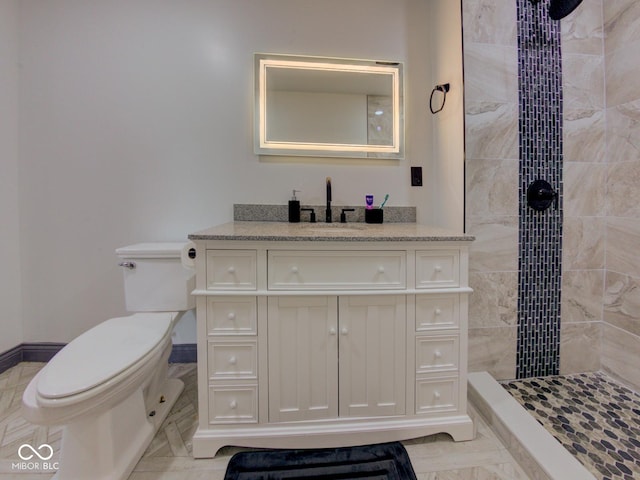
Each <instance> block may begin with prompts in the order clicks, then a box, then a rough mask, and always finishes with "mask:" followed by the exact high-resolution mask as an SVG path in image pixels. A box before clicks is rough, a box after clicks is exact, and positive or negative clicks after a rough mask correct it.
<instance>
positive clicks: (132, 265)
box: [118, 262, 136, 270]
mask: <svg viewBox="0 0 640 480" xmlns="http://www.w3.org/2000/svg"><path fill="white" fill-rule="evenodd" d="M118 266H119V267H124V268H128V269H129V270H133V269H134V268H136V262H120V263H119V264H118Z"/></svg>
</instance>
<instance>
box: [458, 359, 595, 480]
mask: <svg viewBox="0 0 640 480" xmlns="http://www.w3.org/2000/svg"><path fill="white" fill-rule="evenodd" d="M468 387H469V388H468V392H469V393H468V396H469V401H470V402H471V403H472V404H473V406H474V407H475V409H476V410H477V411H478V413H479V414H480V415H481V416H482V417H483V419H484V420H485V421H486V422H487V424H488V425H489V427H490V428H491V430H492V431H493V432H494V433H495V434H496V435H497V436H498V438H499V439H500V440H501V441H502V443H503V444H504V445H505V446H506V447H507V450H509V453H510V454H511V455H512V456H513V458H514V459H515V460H516V461H517V462H518V464H519V465H520V467H521V468H522V469H523V470H524V471H525V473H526V474H527V475H529V477H531V479H532V480H566V479H569V478H570V479H571V480H596V478H595V477H594V476H593V475H592V474H591V473H590V472H589V471H588V470H587V469H586V468H585V467H584V466H583V465H582V464H581V463H580V462H579V461H578V460H576V458H575V457H574V456H573V455H571V454H570V453H569V452H568V451H567V450H566V449H565V448H564V447H563V446H562V445H561V444H560V442H558V441H557V440H556V439H555V438H554V437H553V435H551V434H550V433H549V432H547V430H545V428H544V427H543V426H542V425H540V423H538V421H537V420H536V419H535V418H533V417H532V416H531V415H530V414H529V413H527V411H526V410H525V409H524V407H522V406H521V405H520V404H519V403H518V402H517V400H515V399H514V398H513V397H512V396H511V395H509V393H508V392H507V391H506V390H505V389H504V388H502V386H500V384H499V383H498V382H497V381H496V380H495V379H494V378H493V377H492V376H491V375H489V373H487V372H476V373H470V374H469V375H468Z"/></svg>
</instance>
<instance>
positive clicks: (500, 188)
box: [465, 158, 519, 216]
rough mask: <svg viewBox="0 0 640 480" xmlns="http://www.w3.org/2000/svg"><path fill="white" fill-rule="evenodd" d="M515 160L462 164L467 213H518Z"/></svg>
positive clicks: (516, 166) (472, 160)
mask: <svg viewBox="0 0 640 480" xmlns="http://www.w3.org/2000/svg"><path fill="white" fill-rule="evenodd" d="M518 169H519V162H518V160H475V159H469V158H468V159H467V163H466V174H465V178H466V184H467V190H466V206H467V215H469V216H481V215H518V185H519V182H518Z"/></svg>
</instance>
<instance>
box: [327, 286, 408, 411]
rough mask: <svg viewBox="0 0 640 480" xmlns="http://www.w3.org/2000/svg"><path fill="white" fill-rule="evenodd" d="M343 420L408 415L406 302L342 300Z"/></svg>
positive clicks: (373, 298) (393, 297)
mask: <svg viewBox="0 0 640 480" xmlns="http://www.w3.org/2000/svg"><path fill="white" fill-rule="evenodd" d="M339 322H340V327H339V333H340V339H339V344H340V367H339V377H340V387H339V388H340V416H341V417H361V416H380V415H402V414H404V412H405V392H406V383H405V371H406V338H407V337H406V298H405V296H403V295H380V296H372V295H367V296H357V297H349V296H347V297H340V307H339Z"/></svg>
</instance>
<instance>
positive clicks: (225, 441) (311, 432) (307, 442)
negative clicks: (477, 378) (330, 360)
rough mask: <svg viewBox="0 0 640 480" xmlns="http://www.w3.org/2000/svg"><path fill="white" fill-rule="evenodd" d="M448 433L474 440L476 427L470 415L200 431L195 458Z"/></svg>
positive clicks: (194, 446) (344, 445)
mask: <svg viewBox="0 0 640 480" xmlns="http://www.w3.org/2000/svg"><path fill="white" fill-rule="evenodd" d="M436 433H447V434H449V435H451V437H452V438H453V440H455V441H467V440H472V439H473V438H474V437H475V428H474V424H473V422H472V420H471V418H470V417H469V416H468V415H455V416H449V417H442V416H440V417H438V418H428V417H413V418H397V419H384V420H381V419H372V420H362V419H350V420H344V421H341V422H339V423H336V422H331V423H328V424H322V423H316V424H313V425H310V424H309V423H305V424H304V425H303V424H266V425H260V426H255V427H248V426H247V427H246V428H240V427H238V426H234V427H232V428H224V427H221V428H211V429H202V428H198V430H197V431H196V433H195V435H194V436H193V456H194V458H212V457H214V456H215V454H216V452H217V451H218V450H219V449H220V448H222V447H224V446H237V447H250V448H335V447H351V446H355V445H368V444H373V443H386V442H394V441H400V440H409V439H412V438H419V437H425V436H428V435H434V434H436Z"/></svg>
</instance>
